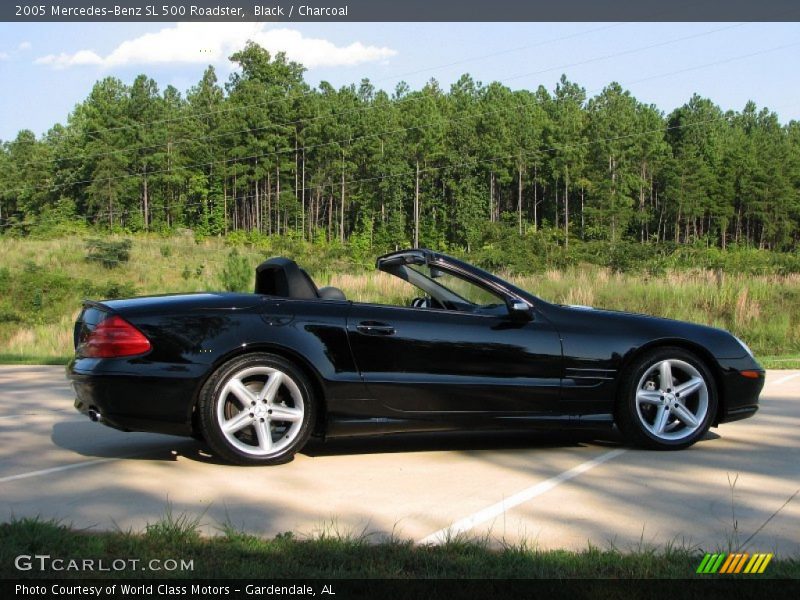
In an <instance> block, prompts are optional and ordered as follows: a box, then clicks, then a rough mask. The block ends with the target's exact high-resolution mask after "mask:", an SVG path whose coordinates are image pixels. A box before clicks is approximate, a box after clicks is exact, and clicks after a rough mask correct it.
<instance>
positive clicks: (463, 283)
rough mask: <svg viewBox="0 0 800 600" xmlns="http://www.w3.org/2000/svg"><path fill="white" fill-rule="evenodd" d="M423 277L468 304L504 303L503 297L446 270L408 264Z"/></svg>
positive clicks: (491, 304)
mask: <svg viewBox="0 0 800 600" xmlns="http://www.w3.org/2000/svg"><path fill="white" fill-rule="evenodd" d="M408 268H410V269H414V270H415V271H417V272H418V273H420V274H422V275H424V276H425V277H427V278H429V279H432V280H433V281H434V282H435V283H436V284H438V285H440V286H442V287H444V288H446V289H447V290H449V291H450V292H452V293H454V294H456V295H457V296H459V297H461V298H462V299H463V300H465V301H467V302H469V303H470V304H475V305H477V306H482V307H489V306H497V305H500V304H504V302H503V299H502V298H501V297H500V296H498V295H496V294H494V293H492V292H490V291H488V290H486V289H484V288H482V287H480V286H477V285H475V284H474V283H472V282H470V281H467V280H465V279H461V278H460V277H457V276H455V275H453V274H451V273H449V272H447V271H442V270H440V269H437V268H435V267H434V268H431V267H430V266H429V265H408Z"/></svg>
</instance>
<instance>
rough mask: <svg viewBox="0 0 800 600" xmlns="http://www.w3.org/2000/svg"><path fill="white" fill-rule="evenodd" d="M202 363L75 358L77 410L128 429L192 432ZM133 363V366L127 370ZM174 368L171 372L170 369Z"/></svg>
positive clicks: (70, 372)
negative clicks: (193, 411) (158, 362)
mask: <svg viewBox="0 0 800 600" xmlns="http://www.w3.org/2000/svg"><path fill="white" fill-rule="evenodd" d="M197 366H199V365H181V366H176V365H170V366H168V365H163V364H161V365H157V364H149V365H142V364H136V365H135V368H133V367H134V365H130V363H129V361H127V360H120V359H88V358H83V359H73V360H72V361H71V362H70V363H69V365H67V377H68V378H69V379H70V381H71V382H72V387H73V390H74V391H75V409H76V410H77V411H78V412H80V413H82V414H85V415H87V417H89V418H92V420H96V421H98V422H101V423H103V424H104V425H107V426H109V427H113V428H115V429H121V430H123V431H149V432H153V433H168V434H172V435H191V433H192V422H191V415H192V406H193V401H194V397H195V392H196V390H197V389H198V387H199V385H200V384H201V383H202V373H198V372H196V369H192V367H197ZM126 367H127V368H126ZM168 369H170V370H168Z"/></svg>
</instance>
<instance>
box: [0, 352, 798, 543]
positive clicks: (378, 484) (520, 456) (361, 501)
mask: <svg viewBox="0 0 800 600" xmlns="http://www.w3.org/2000/svg"><path fill="white" fill-rule="evenodd" d="M72 399H73V396H72V393H71V390H70V388H69V386H68V384H67V382H66V380H65V378H64V372H63V369H62V368H60V367H39V366H5V367H0V439H1V440H2V444H0V519H3V520H8V519H10V518H13V517H26V516H35V515H39V516H41V517H43V518H56V519H60V520H62V522H64V523H71V524H72V525H74V526H75V527H81V528H84V527H88V528H95V529H112V528H116V527H119V528H121V529H123V530H127V529H129V528H132V529H134V530H141V529H143V528H144V526H145V525H146V524H147V523H149V522H150V523H151V522H154V521H156V520H158V519H159V518H160V517H161V516H162V515H163V514H164V511H165V509H166V507H167V504H168V503H169V504H170V505H171V507H172V510H173V513H175V514H178V513H181V512H185V513H188V514H190V515H201V517H200V522H201V524H202V525H201V526H202V529H203V531H204V532H206V533H208V534H215V533H218V532H219V528H220V527H221V525H222V524H223V523H225V522H228V523H230V524H232V525H233V526H235V527H238V528H242V529H245V530H247V531H249V532H252V533H257V534H263V535H268V536H274V535H275V534H277V533H280V532H285V531H292V532H295V534H299V535H302V534H308V535H314V534H316V533H319V532H320V531H322V530H327V531H339V532H345V533H361V532H367V533H371V534H374V535H375V536H376V539H377V538H379V537H380V536H385V535H391V534H394V535H396V536H399V537H402V538H411V539H414V540H417V541H422V540H425V541H427V542H431V541H433V542H435V541H437V540H440V539H443V538H445V537H447V535H450V534H452V533H453V532H454V531H455V532H463V533H464V534H465V535H475V536H484V535H488V536H489V537H490V538H491V539H493V540H498V541H499V540H505V541H507V542H512V543H514V542H519V541H521V540H522V539H525V540H527V543H528V544H529V545H538V546H539V547H540V548H570V549H585V548H586V547H587V544H588V543H592V544H594V545H596V546H600V547H601V548H603V547H609V546H612V545H613V546H616V547H619V548H622V549H627V548H637V547H639V546H641V545H642V544H644V545H663V544H666V543H677V544H684V545H689V546H692V547H697V548H699V549H704V550H714V549H727V548H729V546H731V545H733V546H736V545H738V544H741V543H742V542H744V541H745V540H747V538H749V537H750V536H751V535H752V534H754V533H755V532H757V531H758V533H757V534H756V535H755V536H754V537H753V538H752V539H751V540H750V542H749V543H748V544H747V547H746V549H747V550H748V551H751V552H752V551H761V552H776V553H778V554H782V555H784V556H786V555H788V554H791V555H795V556H797V555H800V495H798V496H795V497H794V499H793V500H789V499H790V498H792V495H793V494H794V493H795V492H797V490H798V489H800V460H798V459H800V371H770V372H769V373H768V376H767V385H766V388H765V391H764V393H763V396H762V409H761V411H760V412H759V413H758V414H757V415H756V416H755V417H754V418H752V419H749V420H746V421H741V422H738V423H731V424H727V425H723V426H721V427H720V428H718V429H712V430H711V432H710V434H709V435H708V436H707V438H706V439H705V440H703V441H702V442H700V443H698V444H696V445H695V446H694V447H693V448H691V449H689V450H686V451H681V452H648V451H642V450H636V449H629V448H626V447H625V446H620V444H619V441H618V440H616V439H614V438H613V437H609V438H608V439H586V438H579V437H575V436H571V435H555V434H541V435H540V434H526V435H520V434H514V435H487V434H480V435H478V434H447V435H439V436H431V435H403V436H391V437H384V438H363V439H358V440H347V441H334V442H328V443H325V444H321V443H312V444H311V445H309V446H308V447H307V448H306V450H304V451H303V452H302V453H300V454H298V455H297V457H296V458H295V460H294V461H292V462H291V463H289V464H286V465H281V466H278V467H259V468H252V467H251V468H246V467H234V466H229V465H225V464H220V463H219V462H218V461H216V459H215V458H214V457H212V456H210V455H209V454H208V453H207V452H206V451H205V450H204V449H203V448H202V446H201V445H200V444H198V443H197V442H195V441H194V440H192V439H188V438H177V437H170V436H162V435H156V434H145V433H123V432H119V431H115V430H112V429H109V428H107V427H104V426H102V425H99V424H97V423H92V422H90V421H89V420H88V419H86V418H85V417H82V416H81V415H79V414H78V413H77V412H75V411H74V410H73V409H72ZM787 500H788V504H787ZM775 513H777V514H775ZM759 528H760V531H759Z"/></svg>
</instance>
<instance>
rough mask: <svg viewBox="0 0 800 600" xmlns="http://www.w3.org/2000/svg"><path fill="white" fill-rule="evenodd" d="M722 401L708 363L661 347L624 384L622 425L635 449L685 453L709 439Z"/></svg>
mask: <svg viewBox="0 0 800 600" xmlns="http://www.w3.org/2000/svg"><path fill="white" fill-rule="evenodd" d="M717 402H718V400H717V390H716V385H715V383H714V377H713V376H712V374H711V372H710V371H709V369H708V367H707V366H706V365H705V363H703V361H701V360H700V359H699V358H697V356H695V355H694V354H692V353H691V352H688V351H686V350H684V349H682V348H660V349H657V350H653V351H651V352H649V353H647V354H645V355H644V356H642V357H641V358H640V359H638V360H637V361H636V362H635V363H634V364H633V365H631V368H630V370H629V372H628V374H627V375H626V376H625V378H624V380H623V381H622V384H621V386H620V398H619V401H618V405H617V425H618V426H619V428H620V430H621V431H622V433H623V435H624V436H625V437H626V438H627V439H628V441H630V442H632V443H633V444H635V445H638V446H644V447H647V448H654V449H657V450H679V449H682V448H687V447H689V446H691V445H692V444H694V443H695V442H696V441H697V440H699V439H700V438H702V437H703V436H704V435H705V434H706V432H707V431H708V428H709V427H710V426H711V422H712V420H713V419H714V415H715V414H716V412H717Z"/></svg>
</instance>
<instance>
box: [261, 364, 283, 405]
mask: <svg viewBox="0 0 800 600" xmlns="http://www.w3.org/2000/svg"><path fill="white" fill-rule="evenodd" d="M281 383H283V373H281V372H280V371H275V372H274V373H272V375H270V376H269V379H267V381H266V383H265V384H264V387H263V388H261V391H260V392H259V394H258V399H257V401H258V402H261V401H263V400H266V401H267V404H272V403H273V402H274V401H275V395H276V394H277V393H278V389H280V387H281Z"/></svg>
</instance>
